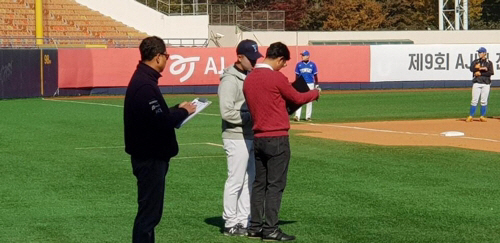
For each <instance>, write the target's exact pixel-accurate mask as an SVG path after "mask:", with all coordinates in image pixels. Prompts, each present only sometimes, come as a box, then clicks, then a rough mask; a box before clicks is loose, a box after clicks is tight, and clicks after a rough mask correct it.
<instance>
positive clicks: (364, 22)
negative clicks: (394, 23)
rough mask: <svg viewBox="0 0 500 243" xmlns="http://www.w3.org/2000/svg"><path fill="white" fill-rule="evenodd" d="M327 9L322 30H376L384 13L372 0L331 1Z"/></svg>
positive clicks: (379, 5)
mask: <svg viewBox="0 0 500 243" xmlns="http://www.w3.org/2000/svg"><path fill="white" fill-rule="evenodd" d="M330 1H332V0H330ZM327 11H328V13H329V14H328V17H327V19H326V21H325V23H324V24H323V30H376V29H379V28H380V26H381V24H382V23H383V22H384V20H385V15H386V14H385V13H384V12H383V10H382V5H381V4H380V3H378V2H376V1H374V0H352V1H333V4H329V5H328V6H327Z"/></svg>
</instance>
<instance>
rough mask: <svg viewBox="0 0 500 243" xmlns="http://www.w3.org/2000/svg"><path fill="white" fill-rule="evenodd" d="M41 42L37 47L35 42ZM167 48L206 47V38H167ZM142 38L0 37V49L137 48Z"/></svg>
mask: <svg viewBox="0 0 500 243" xmlns="http://www.w3.org/2000/svg"><path fill="white" fill-rule="evenodd" d="M40 39H42V40H43V44H42V45H37V44H36V42H37V40H40ZM163 40H164V41H165V44H166V45H167V46H168V47H207V46H208V39H207V38H167V39H163ZM141 41H142V38H73V37H54V38H52V37H48V38H47V37H46V38H35V37H26V36H17V37H16V36H10V37H0V48H39V47H49V48H138V47H139V44H140V43H141Z"/></svg>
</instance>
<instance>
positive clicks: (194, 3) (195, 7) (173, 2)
mask: <svg viewBox="0 0 500 243" xmlns="http://www.w3.org/2000/svg"><path fill="white" fill-rule="evenodd" d="M136 1H138V2H140V3H142V4H145V5H147V6H149V7H151V8H153V9H155V10H157V11H159V12H162V13H164V14H166V15H174V16H175V15H207V14H208V5H209V4H208V0H136Z"/></svg>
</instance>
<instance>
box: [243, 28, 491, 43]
mask: <svg viewBox="0 0 500 243" xmlns="http://www.w3.org/2000/svg"><path fill="white" fill-rule="evenodd" d="M242 38H243V39H254V40H256V41H257V42H258V43H259V44H260V45H262V46H268V45H269V44H271V43H273V42H276V41H281V42H283V43H285V44H287V45H298V46H307V45H309V41H324V40H338V41H340V40H387V39H410V40H412V41H413V42H414V43H415V44H478V45H481V44H500V30H469V31H329V32H326V31H315V32H312V31H311V32H302V31H299V32H295V31H260V32H243V35H242Z"/></svg>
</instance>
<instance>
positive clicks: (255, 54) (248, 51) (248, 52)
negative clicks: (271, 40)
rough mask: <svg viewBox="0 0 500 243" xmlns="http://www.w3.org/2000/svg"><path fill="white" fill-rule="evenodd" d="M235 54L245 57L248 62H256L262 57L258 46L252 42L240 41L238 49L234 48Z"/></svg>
mask: <svg viewBox="0 0 500 243" xmlns="http://www.w3.org/2000/svg"><path fill="white" fill-rule="evenodd" d="M236 54H238V55H245V56H246V57H247V58H248V60H252V61H256V60H257V59H259V58H261V57H262V54H260V52H259V46H258V45H257V42H255V41H253V40H242V41H241V42H240V43H239V44H238V47H236Z"/></svg>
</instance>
